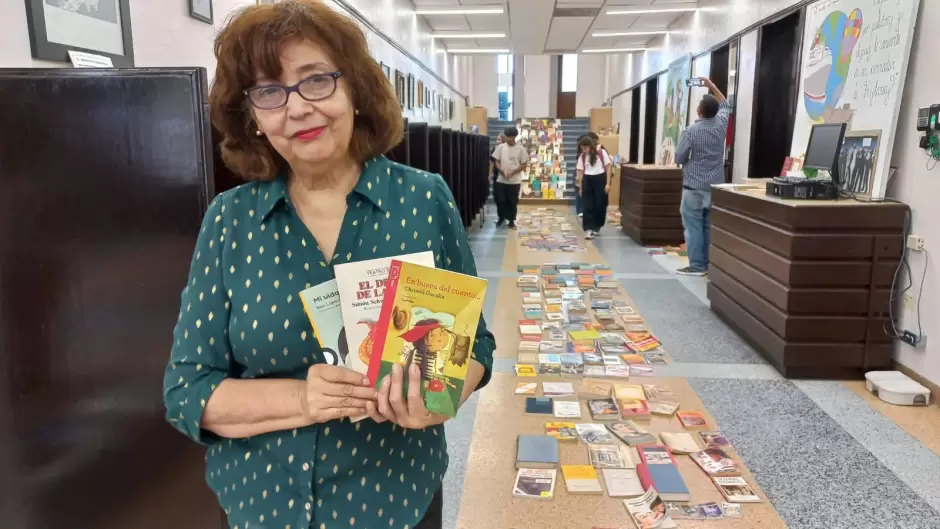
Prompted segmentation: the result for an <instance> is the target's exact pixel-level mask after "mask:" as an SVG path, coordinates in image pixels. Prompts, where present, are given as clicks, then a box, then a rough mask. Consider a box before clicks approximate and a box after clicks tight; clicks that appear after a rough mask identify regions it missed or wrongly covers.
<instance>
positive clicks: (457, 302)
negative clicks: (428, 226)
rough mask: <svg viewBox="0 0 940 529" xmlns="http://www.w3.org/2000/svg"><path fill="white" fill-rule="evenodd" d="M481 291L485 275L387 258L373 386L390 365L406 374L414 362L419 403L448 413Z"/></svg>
mask: <svg viewBox="0 0 940 529" xmlns="http://www.w3.org/2000/svg"><path fill="white" fill-rule="evenodd" d="M485 295H486V280H485V279H480V278H478V277H471V276H467V275H463V274H458V273H456V272H450V271H448V270H440V269H436V268H431V267H427V266H421V265H417V264H413V263H405V262H402V261H398V260H393V261H392V266H391V268H390V269H389V274H388V283H387V285H386V292H385V301H384V303H383V304H382V313H381V316H380V317H379V322H378V325H377V326H378V329H379V332H378V334H377V336H376V339H375V349H374V351H373V353H372V360H371V362H370V363H369V380H371V381H372V384H373V386H376V387H378V383H379V381H380V380H381V379H382V378H383V377H385V376H386V375H388V374H390V373H391V371H392V366H393V365H395V364H400V365H401V366H402V367H403V368H404V370H405V372H406V373H407V372H408V369H409V368H410V367H411V365H412V364H416V365H417V366H418V367H419V369H420V370H421V380H422V386H421V395H422V397H424V403H425V406H427V408H428V410H429V411H432V412H435V413H440V414H442V415H447V416H449V417H454V416H455V415H456V414H457V408H458V407H459V406H460V396H461V394H462V393H463V385H464V380H465V379H466V378H467V368H468V367H469V365H470V352H471V351H472V350H473V341H474V338H475V336H476V332H477V325H478V324H479V322H480V314H481V313H482V312H483V298H484V297H485Z"/></svg>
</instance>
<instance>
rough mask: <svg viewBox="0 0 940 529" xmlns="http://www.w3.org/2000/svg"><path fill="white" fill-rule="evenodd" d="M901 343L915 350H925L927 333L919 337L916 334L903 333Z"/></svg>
mask: <svg viewBox="0 0 940 529" xmlns="http://www.w3.org/2000/svg"><path fill="white" fill-rule="evenodd" d="M900 338H901V341H902V342H904V343H906V344H907V345H910V346H911V347H913V348H915V349H924V348H926V347H927V333H921V334H920V335H918V334H917V333H916V332H911V331H904V332H903V333H901V337H900Z"/></svg>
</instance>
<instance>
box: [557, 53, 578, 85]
mask: <svg viewBox="0 0 940 529" xmlns="http://www.w3.org/2000/svg"><path fill="white" fill-rule="evenodd" d="M561 91H562V92H577V91H578V56H577V55H576V54H574V53H568V54H565V55H562V56H561Z"/></svg>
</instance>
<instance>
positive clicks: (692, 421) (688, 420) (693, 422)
mask: <svg viewBox="0 0 940 529" xmlns="http://www.w3.org/2000/svg"><path fill="white" fill-rule="evenodd" d="M676 415H677V416H678V417H679V422H680V423H682V426H684V427H686V428H704V427H705V417H704V416H703V415H702V414H701V413H700V412H697V411H680V412H679V413H677V414H676Z"/></svg>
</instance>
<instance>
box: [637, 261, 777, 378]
mask: <svg viewBox="0 0 940 529" xmlns="http://www.w3.org/2000/svg"><path fill="white" fill-rule="evenodd" d="M657 266H658V265H657ZM620 283H621V284H622V285H623V286H624V288H625V289H626V290H627V293H629V295H630V297H631V298H632V299H633V302H634V304H635V305H636V308H637V310H639V312H640V314H642V315H643V319H645V320H646V322H647V325H648V326H649V328H650V329H652V330H653V332H654V333H656V335H657V336H658V337H659V339H660V341H661V342H662V343H663V345H664V346H665V349H666V351H668V352H669V355H670V356H672V358H673V360H675V361H676V362H694V363H709V364H763V363H765V362H764V360H763V359H762V358H761V357H760V356H759V355H758V354H757V352H755V351H754V350H753V349H752V348H751V347H750V346H749V345H747V344H746V343H745V342H744V340H742V339H741V338H740V337H739V336H738V335H737V334H735V332H734V331H732V330H731V329H729V328H728V326H726V325H725V324H724V323H723V322H722V321H721V320H719V319H718V317H717V316H715V314H714V313H712V311H711V309H709V308H708V307H707V306H705V305H704V304H703V303H702V302H701V301H700V300H699V299H698V298H697V297H696V296H695V295H694V294H692V293H691V292H689V290H688V289H686V288H685V287H684V286H682V284H681V283H679V282H678V281H675V280H655V281H649V280H632V279H625V280H622V281H621V282H620Z"/></svg>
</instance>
